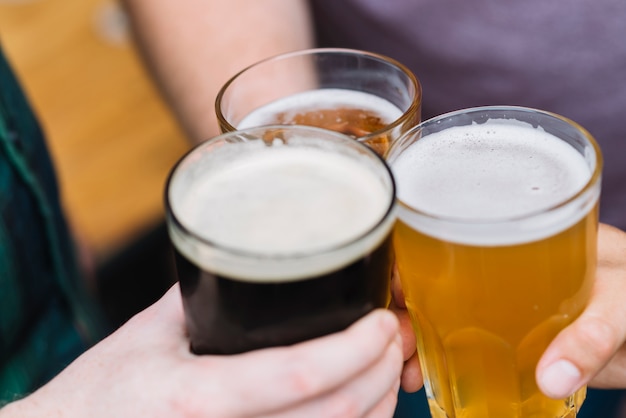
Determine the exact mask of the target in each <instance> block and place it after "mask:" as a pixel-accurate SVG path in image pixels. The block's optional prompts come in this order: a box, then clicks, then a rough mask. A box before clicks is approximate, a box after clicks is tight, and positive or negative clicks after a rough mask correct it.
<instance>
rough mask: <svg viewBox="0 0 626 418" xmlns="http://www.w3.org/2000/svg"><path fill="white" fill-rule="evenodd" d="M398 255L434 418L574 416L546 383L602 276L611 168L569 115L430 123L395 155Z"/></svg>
mask: <svg viewBox="0 0 626 418" xmlns="http://www.w3.org/2000/svg"><path fill="white" fill-rule="evenodd" d="M387 161H388V163H389V165H390V166H391V168H392V172H393V173H394V176H395V180H396V185H397V195H398V222H397V224H396V227H395V228H394V235H393V236H394V238H393V240H394V248H395V253H396V261H397V264H398V269H399V274H400V279H401V283H402V288H403V290H404V294H405V297H406V303H407V307H408V310H409V313H410V315H411V319H412V322H413V326H414V329H415V332H416V334H417V340H418V353H419V356H420V363H421V366H422V369H423V372H424V376H425V381H426V383H425V388H426V394H427V397H428V400H429V405H430V409H431V413H432V415H433V417H435V418H444V417H445V418H452V417H457V418H458V417H464V418H514V417H515V418H530V417H533V418H562V417H575V416H576V413H577V411H578V408H580V405H581V403H582V401H583V399H584V397H585V389H584V388H583V389H581V390H580V391H579V392H578V393H577V394H575V395H574V396H572V397H570V398H568V399H562V400H554V399H550V398H548V397H546V396H544V395H543V394H542V393H541V392H540V391H539V389H538V387H537V384H536V380H535V369H536V367H537V363H538V361H539V358H540V357H541V355H542V353H543V352H544V350H545V349H546V348H547V346H548V345H549V343H550V342H551V341H552V340H553V338H554V337H555V336H556V335H557V334H558V333H559V332H560V331H561V330H562V329H563V328H564V327H566V326H567V325H568V324H570V323H571V322H572V321H573V320H575V319H576V318H577V317H578V316H579V315H580V313H581V312H582V311H583V309H584V308H585V306H586V304H587V302H588V300H589V297H590V292H591V290H592V286H593V282H594V275H595V270H596V236H597V225H598V197H599V195H600V177H601V169H602V156H601V153H600V149H599V148H598V145H597V144H596V142H595V141H594V139H593V138H592V137H591V135H590V134H589V133H588V132H587V131H586V130H584V129H583V128H582V127H581V126H579V125H577V124H576V123H574V122H572V121H570V120H568V119H566V118H563V117H561V116H558V115H555V114H552V113H548V112H544V111H540V110H534V109H528V108H520V107H482V108H474V109H465V110H460V111H457V112H454V113H449V114H445V115H443V116H439V117H436V118H434V119H431V120H428V121H426V122H423V123H422V124H420V125H419V126H417V127H415V128H414V129H412V130H411V131H410V132H408V133H407V134H405V135H404V136H402V137H401V138H400V139H399V140H398V141H396V142H394V144H393V145H392V147H391V149H390V150H389V153H388V155H387Z"/></svg>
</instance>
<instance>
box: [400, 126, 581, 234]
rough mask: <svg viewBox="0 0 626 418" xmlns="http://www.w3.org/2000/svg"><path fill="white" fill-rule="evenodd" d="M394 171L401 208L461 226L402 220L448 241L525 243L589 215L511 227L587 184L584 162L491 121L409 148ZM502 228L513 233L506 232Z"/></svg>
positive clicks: (522, 129)
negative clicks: (446, 219) (403, 206)
mask: <svg viewBox="0 0 626 418" xmlns="http://www.w3.org/2000/svg"><path fill="white" fill-rule="evenodd" d="M391 166H392V171H393V172H394V175H395V178H396V185H397V190H398V197H399V199H400V201H402V202H403V203H404V204H406V205H407V206H409V207H411V208H414V209H417V210H418V211H419V212H422V213H424V214H427V215H432V216H434V217H436V218H448V219H450V220H453V221H458V222H456V224H457V225H456V226H450V225H452V224H454V222H452V223H451V224H449V225H448V226H446V227H442V225H439V226H435V224H436V223H438V222H429V221H427V220H426V218H424V217H421V216H418V215H417V214H415V215H413V214H412V213H411V211H408V210H406V208H404V209H403V210H402V211H401V213H400V218H401V219H402V220H403V221H405V222H407V223H409V224H411V225H413V226H414V227H416V228H417V229H418V230H421V231H422V232H424V233H427V234H428V235H433V236H436V237H439V238H442V239H446V240H448V241H453V242H459V243H467V244H480V245H503V244H514V243H521V242H529V241H534V240H536V239H540V238H543V237H545V236H550V235H553V234H555V233H557V232H560V231H561V230H563V229H565V228H567V227H568V226H571V225H572V224H574V223H575V222H576V221H578V220H580V219H581V218H582V216H584V215H585V214H586V212H583V211H581V210H579V209H576V210H570V211H565V212H564V211H560V212H559V213H560V214H559V215H558V216H559V217H561V218H562V219H561V218H559V219H554V216H557V215H554V216H552V218H551V220H550V222H547V218H546V217H544V218H543V220H537V222H543V223H544V225H541V227H537V228H534V227H533V226H532V224H529V223H528V220H524V222H523V223H524V226H523V227H522V229H524V230H525V231H521V230H518V228H517V227H519V226H520V225H515V222H513V224H510V222H509V221H511V220H514V219H522V218H524V217H527V216H530V215H533V214H536V213H539V212H542V211H546V210H547V209H550V208H552V207H554V206H556V205H559V204H560V203H562V202H564V201H566V200H567V199H569V198H571V197H573V196H574V195H575V194H576V193H578V192H579V191H580V190H582V189H583V187H584V186H585V185H586V183H587V182H588V181H589V179H590V177H591V170H590V168H589V165H588V164H587V162H586V160H585V157H584V156H583V155H581V154H580V153H579V152H577V151H576V150H575V149H574V148H573V147H572V146H571V145H569V144H568V143H566V142H564V141H562V140H560V139H558V138H557V137H555V136H553V135H552V134H549V133H547V132H545V131H544V130H543V129H541V128H533V127H532V126H531V125H529V124H526V123H523V122H519V121H511V120H507V121H504V122H503V121H496V120H489V121H488V122H486V123H484V124H473V125H468V126H460V127H453V128H449V129H446V130H444V131H440V132H437V133H433V134H430V135H428V136H425V137H423V138H421V139H419V140H418V141H416V142H415V143H413V144H411V145H410V146H409V147H408V148H407V149H406V150H404V151H403V153H401V154H400V155H399V157H398V158H397V159H396V160H395V161H393V162H392V163H391ZM420 219H421V220H420ZM505 221H506V222H505ZM463 223H465V227H463V226H461V225H462V224H463ZM507 223H508V224H510V225H513V227H514V228H513V229H512V230H511V229H509V228H507V227H506V226H507V225H506V224H507ZM472 224H473V225H472ZM487 224H491V225H493V228H490V227H488V226H487ZM538 226H540V225H539V224H538ZM531 230H532V231H533V232H531ZM514 231H517V232H514Z"/></svg>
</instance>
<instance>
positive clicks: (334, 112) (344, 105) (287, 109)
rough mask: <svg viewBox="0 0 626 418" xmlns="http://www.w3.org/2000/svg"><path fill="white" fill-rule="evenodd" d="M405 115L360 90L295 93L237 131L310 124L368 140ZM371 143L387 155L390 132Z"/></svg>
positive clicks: (257, 111) (255, 112) (265, 108)
mask: <svg viewBox="0 0 626 418" xmlns="http://www.w3.org/2000/svg"><path fill="white" fill-rule="evenodd" d="M401 116H402V111H401V110H400V109H399V108H398V107H397V106H395V105H394V104H393V103H391V102H389V101H388V100H385V99H383V98H382V97H378V96H375V95H373V94H370V93H365V92H361V91H357V90H347V89H331V88H328V89H318V90H309V91H306V92H302V93H297V94H293V95H290V96H287V97H284V98H281V99H279V100H276V101H274V102H271V103H268V104H266V105H265V106H262V107H260V108H257V109H255V110H253V111H252V112H250V113H249V114H248V115H246V116H245V117H244V118H243V119H242V120H241V121H240V122H239V123H238V124H237V129H244V128H250V127H254V126H263V125H271V124H279V125H307V126H316V127H318V128H324V129H330V130H332V131H336V132H341V133H343V134H345V135H349V136H351V137H352V138H355V139H359V138H363V137H367V136H369V135H371V134H373V133H377V132H379V131H385V130H386V128H387V127H388V126H389V125H391V124H392V123H393V122H394V121H396V120H397V119H398V118H400V117H401ZM366 142H367V144H368V145H369V146H371V147H372V148H374V150H376V151H377V152H378V153H379V154H381V155H382V154H383V153H384V151H385V150H386V149H388V147H389V143H390V142H391V138H390V132H381V134H380V135H375V136H373V137H371V138H367V141H366Z"/></svg>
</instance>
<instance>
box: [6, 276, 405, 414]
mask: <svg viewBox="0 0 626 418" xmlns="http://www.w3.org/2000/svg"><path fill="white" fill-rule="evenodd" d="M400 346H401V342H400V336H399V334H398V322H397V320H396V319H395V318H394V316H393V315H391V314H390V313H389V312H385V311H382V310H378V311H376V312H374V313H371V314H369V315H367V316H366V317H365V318H363V319H361V320H360V321H358V322H357V323H355V324H354V325H353V326H351V327H350V328H348V329H347V330H345V331H343V332H339V333H336V334H332V335H329V336H326V337H322V338H318V339H315V340H312V341H308V342H304V343H301V344H296V345H294V346H291V347H282V348H270V349H265V350H257V351H252V352H249V353H244V354H239V355H233V356H210V355H205V356H197V355H194V354H192V353H191V352H190V351H189V341H188V338H187V336H186V333H185V326H184V314H183V310H182V302H181V297H180V293H179V290H178V286H177V285H175V286H174V287H173V288H172V289H171V290H170V291H169V292H168V293H167V294H166V295H165V296H164V297H163V298H162V299H161V300H159V301H158V302H157V303H155V304H154V305H153V306H151V307H150V308H148V309H146V310H145V311H143V312H141V313H140V314H138V315H137V316H135V317H134V318H132V319H131V320H130V321H129V322H128V323H127V324H125V325H124V326H122V327H121V328H120V329H119V330H118V331H117V332H115V333H113V334H112V335H111V336H109V337H108V338H106V339H105V340H103V341H102V342H101V343H99V344H97V345H96V346H95V347H93V348H92V349H91V350H89V351H87V352H86V353H85V354H83V355H82V356H81V357H79V358H78V359H77V360H76V361H75V362H73V363H72V364H70V365H69V366H68V367H67V368H66V369H65V370H64V371H63V372H61V373H60V374H59V375H58V376H57V377H55V378H54V379H53V380H52V381H51V382H50V383H48V384H46V385H45V386H43V387H42V388H41V389H39V390H38V391H36V392H35V393H33V394H32V395H30V396H28V397H26V398H24V399H23V400H21V401H17V402H14V403H12V404H9V405H7V406H6V407H5V408H3V409H0V417H1V418H9V417H23V418H28V417H41V416H46V417H87V416H88V417H94V418H97V417H101V416H102V417H105V416H106V417H108V416H116V417H125V416H149V417H179V416H180V417H187V416H194V417H195V416H219V417H252V416H255V417H256V416H266V417H283V416H325V417H333V416H337V417H343V416H359V417H361V416H366V417H379V416H380V417H385V416H391V415H392V414H393V410H394V407H395V403H396V395H397V390H398V386H399V375H400V370H401V367H402V352H401V351H402V350H401V348H400Z"/></svg>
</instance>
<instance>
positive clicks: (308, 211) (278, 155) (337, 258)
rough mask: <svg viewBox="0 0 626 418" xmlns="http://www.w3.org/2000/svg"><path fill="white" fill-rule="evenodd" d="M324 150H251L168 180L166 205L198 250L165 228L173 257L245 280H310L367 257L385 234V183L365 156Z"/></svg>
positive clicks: (388, 193)
mask: <svg viewBox="0 0 626 418" xmlns="http://www.w3.org/2000/svg"><path fill="white" fill-rule="evenodd" d="M297 142H298V141H297V139H294V138H291V139H290V144H293V143H297ZM323 145H325V146H322V147H320V146H306V145H303V146H294V145H284V144H281V143H277V144H274V145H273V146H266V145H265V144H264V143H263V141H260V140H257V141H251V142H240V143H235V144H232V143H231V144H228V145H227V146H222V147H216V148H213V149H211V150H210V152H206V153H204V154H205V155H204V156H201V153H198V156H197V157H196V158H195V159H194V158H190V159H189V160H190V161H191V163H190V165H187V166H185V165H183V166H181V167H180V168H179V169H178V171H179V172H178V173H176V175H175V176H173V177H172V181H171V182H170V187H169V201H170V206H171V211H172V213H173V215H174V216H175V217H176V219H177V220H178V221H179V222H180V224H181V225H182V227H183V228H184V229H186V230H188V231H194V233H195V235H196V237H198V238H200V240H197V239H195V238H194V237H189V236H188V234H186V233H184V232H183V231H182V230H175V231H172V228H170V233H171V235H172V236H173V241H174V244H175V245H176V247H177V248H178V249H179V250H181V252H183V253H184V254H185V255H186V256H187V257H188V258H190V259H191V260H193V261H194V262H195V263H196V264H198V265H200V266H202V267H204V268H206V269H207V270H209V271H213V272H215V273H221V274H223V275H226V276H228V277H233V278H242V279H246V280H253V279H258V280H270V279H275V280H280V279H297V278H304V277H311V276H314V275H319V274H323V273H325V272H329V271H332V270H334V269H336V268H338V267H340V266H343V265H347V264H348V263H350V262H352V261H354V260H356V259H358V258H359V257H360V256H362V255H364V254H366V253H367V250H368V249H372V248H374V246H375V245H378V244H379V243H380V242H381V241H382V239H383V238H384V237H385V235H386V234H387V233H388V232H389V228H390V227H391V224H392V220H393V216H388V212H389V211H390V208H391V207H392V206H393V185H392V181H391V177H390V174H389V173H388V172H387V170H386V169H385V168H384V164H383V163H382V161H380V160H378V161H377V160H376V159H375V158H372V155H367V156H366V155H365V154H361V153H359V152H347V153H346V151H345V150H344V148H342V147H340V145H341V144H339V143H337V144H335V145H332V144H330V145H329V144H328V143H325V144H323ZM376 164H378V167H376ZM385 173H386V176H387V177H386V178H385ZM387 217H388V218H391V220H388V221H385V222H383V221H384V220H385V219H387ZM381 225H382V228H379V227H380V226H381ZM379 229H380V230H379ZM372 230H374V232H373V233H371V232H372Z"/></svg>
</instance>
